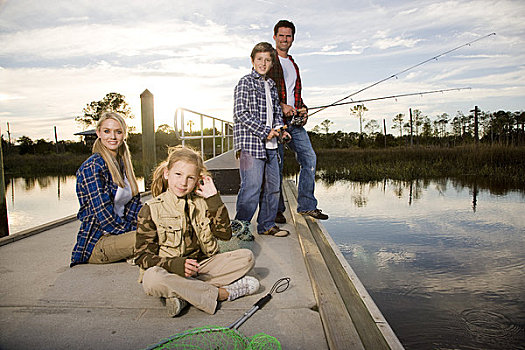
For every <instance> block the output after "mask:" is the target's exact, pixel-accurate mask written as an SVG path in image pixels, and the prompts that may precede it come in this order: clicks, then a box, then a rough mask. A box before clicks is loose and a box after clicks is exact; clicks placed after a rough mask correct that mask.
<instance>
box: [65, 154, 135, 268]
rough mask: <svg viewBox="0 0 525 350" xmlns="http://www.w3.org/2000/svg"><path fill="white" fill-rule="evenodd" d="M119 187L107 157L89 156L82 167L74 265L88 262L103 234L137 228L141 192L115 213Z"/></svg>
mask: <svg viewBox="0 0 525 350" xmlns="http://www.w3.org/2000/svg"><path fill="white" fill-rule="evenodd" d="M117 187H118V186H117V184H116V183H115V182H113V178H112V177H111V173H110V172H109V169H108V166H107V165H106V162H105V161H104V158H102V156H101V155H100V154H98V153H95V154H93V155H92V156H91V157H89V158H88V159H87V160H86V161H85V162H84V163H83V164H82V165H81V166H80V168H79V169H78V171H77V196H78V201H79V204H80V209H79V210H78V214H77V218H78V219H79V220H80V221H81V224H80V230H79V232H78V235H77V243H76V244H75V247H74V248H73V253H72V255H71V266H74V265H76V264H81V263H86V262H87V261H88V260H89V257H90V256H91V252H92V251H93V248H94V247H95V244H96V243H97V242H98V239H99V238H100V237H101V236H102V235H104V234H112V235H118V234H121V233H125V232H128V231H133V230H136V229H137V214H138V212H139V210H140V208H141V207H142V203H141V202H140V194H137V195H136V196H135V197H133V198H132V199H131V200H130V201H129V202H128V203H127V204H126V206H125V207H124V216H123V217H122V218H121V217H119V216H118V215H117V214H115V210H114V207H113V203H114V199H115V194H116V193H117Z"/></svg>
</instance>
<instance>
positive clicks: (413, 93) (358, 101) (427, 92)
mask: <svg viewBox="0 0 525 350" xmlns="http://www.w3.org/2000/svg"><path fill="white" fill-rule="evenodd" d="M466 89H469V90H470V89H472V88H471V87H462V88H451V89H441V90H431V91H421V92H412V93H408V94H400V95H391V96H382V97H375V98H367V99H364V100H357V101H354V100H352V101H350V102H339V103H332V104H329V105H325V106H317V107H311V108H308V109H309V110H310V109H323V108H328V107H332V106H342V105H348V104H358V103H363V102H370V101H377V100H386V99H389V98H398V97H406V96H416V95H428V94H435V93H438V92H441V93H443V92H447V91H460V90H466ZM312 114H315V113H312ZM312 114H310V115H309V117H311V116H312Z"/></svg>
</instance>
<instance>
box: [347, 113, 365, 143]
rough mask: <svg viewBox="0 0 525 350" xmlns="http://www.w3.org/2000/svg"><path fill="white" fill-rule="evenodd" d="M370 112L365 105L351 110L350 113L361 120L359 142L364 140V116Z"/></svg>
mask: <svg viewBox="0 0 525 350" xmlns="http://www.w3.org/2000/svg"><path fill="white" fill-rule="evenodd" d="M366 111H368V108H366V107H365V105H364V104H361V105H356V106H354V107H352V108H350V112H351V113H352V114H353V115H355V116H357V117H358V118H359V142H360V143H361V140H362V139H363V114H364V113H365V112H366Z"/></svg>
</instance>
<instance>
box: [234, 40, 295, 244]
mask: <svg viewBox="0 0 525 350" xmlns="http://www.w3.org/2000/svg"><path fill="white" fill-rule="evenodd" d="M251 60H252V65H253V69H252V71H251V73H250V74H248V75H245V76H244V77H242V78H241V80H239V83H238V84H237V86H236V87H235V92H234V108H233V121H234V125H233V140H234V147H235V151H236V152H237V154H238V156H239V159H240V175H241V188H240V190H239V194H238V196H237V214H236V216H235V219H236V220H239V221H241V222H243V223H244V225H246V226H247V227H249V225H250V221H251V219H252V217H253V215H254V214H255V211H256V209H257V205H259V215H258V217H257V232H258V233H259V234H264V235H271V236H276V237H284V236H287V235H288V231H286V230H283V229H280V228H279V227H277V226H276V225H275V220H274V219H275V215H276V214H277V206H278V202H279V185H280V175H279V161H278V151H277V140H278V138H279V131H278V130H279V129H280V128H281V127H282V126H283V120H282V110H281V107H280V105H279V97H278V95H277V89H276V87H275V83H274V82H273V80H271V79H269V78H268V77H267V75H266V74H267V73H268V71H269V70H270V68H271V67H272V64H273V62H274V61H275V50H274V49H273V47H272V45H271V44H269V43H265V42H263V43H259V44H257V45H255V47H254V48H253V50H252V53H251ZM284 133H286V131H285V132H284ZM286 136H288V134H287V133H286Z"/></svg>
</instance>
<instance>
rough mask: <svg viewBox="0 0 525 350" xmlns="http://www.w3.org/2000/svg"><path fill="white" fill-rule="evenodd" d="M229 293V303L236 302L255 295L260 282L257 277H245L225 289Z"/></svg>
mask: <svg viewBox="0 0 525 350" xmlns="http://www.w3.org/2000/svg"><path fill="white" fill-rule="evenodd" d="M224 289H226V291H227V292H228V294H229V296H228V301H232V300H235V299H237V298H240V297H243V296H245V295H252V294H255V292H257V291H258V290H259V281H258V280H257V278H255V277H251V276H244V277H243V278H241V279H238V280H237V281H235V282H233V283H232V284H229V285H227V286H226V287H224Z"/></svg>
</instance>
